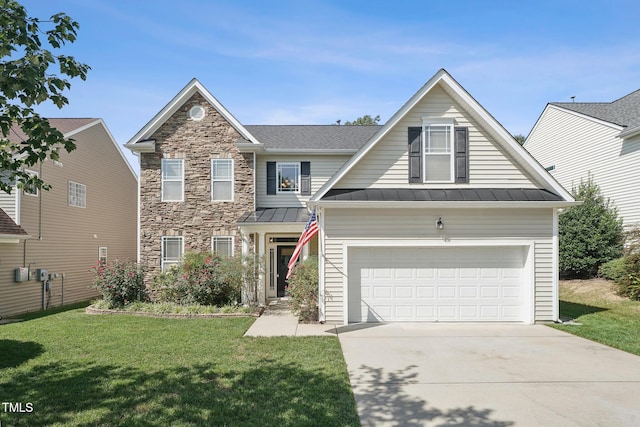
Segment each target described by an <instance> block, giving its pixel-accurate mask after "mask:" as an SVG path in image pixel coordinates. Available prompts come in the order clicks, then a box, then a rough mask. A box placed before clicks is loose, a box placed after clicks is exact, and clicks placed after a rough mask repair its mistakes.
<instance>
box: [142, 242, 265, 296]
mask: <svg viewBox="0 0 640 427" xmlns="http://www.w3.org/2000/svg"><path fill="white" fill-rule="evenodd" d="M256 280H257V271H256V268H255V263H253V262H252V260H251V259H245V258H243V257H241V256H235V257H222V256H219V255H215V254H212V253H206V252H189V253H187V254H185V256H184V258H183V261H182V263H181V264H180V265H178V266H174V267H172V269H171V270H170V271H169V272H166V273H162V274H160V275H159V276H158V277H156V279H155V280H154V282H153V289H154V291H155V292H156V299H157V300H158V301H162V302H173V303H176V304H181V305H191V304H199V305H214V306H218V307H221V306H225V305H230V304H231V305H234V304H238V303H239V302H240V300H241V292H242V289H243V285H244V284H246V283H252V284H255V282H256Z"/></svg>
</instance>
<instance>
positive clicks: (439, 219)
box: [436, 217, 444, 230]
mask: <svg viewBox="0 0 640 427" xmlns="http://www.w3.org/2000/svg"><path fill="white" fill-rule="evenodd" d="M436 228H437V229H438V230H443V229H444V222H442V217H439V218H438V220H437V221H436Z"/></svg>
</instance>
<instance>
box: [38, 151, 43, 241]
mask: <svg viewBox="0 0 640 427" xmlns="http://www.w3.org/2000/svg"><path fill="white" fill-rule="evenodd" d="M39 173H40V179H42V162H40V172H39ZM38 196H39V197H38V240H42V196H43V193H42V191H38Z"/></svg>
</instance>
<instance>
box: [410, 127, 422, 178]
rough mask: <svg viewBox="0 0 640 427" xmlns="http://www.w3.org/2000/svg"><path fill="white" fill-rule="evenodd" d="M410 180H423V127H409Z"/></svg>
mask: <svg viewBox="0 0 640 427" xmlns="http://www.w3.org/2000/svg"><path fill="white" fill-rule="evenodd" d="M409 182H422V128H421V127H410V128H409Z"/></svg>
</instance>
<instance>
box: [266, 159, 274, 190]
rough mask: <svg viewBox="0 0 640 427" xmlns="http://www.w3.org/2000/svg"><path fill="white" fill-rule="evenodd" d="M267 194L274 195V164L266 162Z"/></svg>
mask: <svg viewBox="0 0 640 427" xmlns="http://www.w3.org/2000/svg"><path fill="white" fill-rule="evenodd" d="M267 194H276V162H267Z"/></svg>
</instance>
